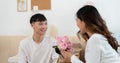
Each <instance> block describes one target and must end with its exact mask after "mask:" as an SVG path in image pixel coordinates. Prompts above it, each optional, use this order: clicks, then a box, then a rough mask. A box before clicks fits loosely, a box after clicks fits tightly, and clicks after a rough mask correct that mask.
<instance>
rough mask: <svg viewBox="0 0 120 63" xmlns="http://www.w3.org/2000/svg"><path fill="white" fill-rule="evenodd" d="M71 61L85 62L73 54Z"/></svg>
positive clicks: (75, 62) (73, 62)
mask: <svg viewBox="0 0 120 63" xmlns="http://www.w3.org/2000/svg"><path fill="white" fill-rule="evenodd" d="M71 62H72V63H83V62H82V61H80V60H79V59H78V58H77V57H76V56H75V55H72V57H71Z"/></svg>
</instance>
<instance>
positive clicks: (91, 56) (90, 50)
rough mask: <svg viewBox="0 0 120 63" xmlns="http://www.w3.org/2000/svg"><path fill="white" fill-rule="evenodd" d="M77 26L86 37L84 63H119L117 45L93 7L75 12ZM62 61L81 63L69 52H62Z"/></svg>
mask: <svg viewBox="0 0 120 63" xmlns="http://www.w3.org/2000/svg"><path fill="white" fill-rule="evenodd" d="M76 15H77V19H76V21H77V26H78V27H79V29H80V33H81V34H82V35H84V34H85V35H86V36H87V38H88V39H87V44H86V47H85V63H120V57H119V55H118V53H117V48H118V45H117V43H116V40H115V38H113V37H112V36H111V33H110V31H109V30H108V28H107V26H106V24H105V21H104V20H103V19H102V17H101V16H100V14H99V12H98V11H97V9H96V8H95V7H94V6H91V5H86V6H84V7H82V8H81V9H79V10H78V12H77V14H76ZM62 54H63V56H64V59H65V60H66V61H71V62H72V63H83V62H82V61H81V60H79V59H78V58H77V57H76V56H75V55H73V54H72V53H71V52H69V51H62Z"/></svg>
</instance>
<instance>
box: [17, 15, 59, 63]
mask: <svg viewBox="0 0 120 63" xmlns="http://www.w3.org/2000/svg"><path fill="white" fill-rule="evenodd" d="M30 24H31V26H32V28H33V30H34V33H33V35H32V36H31V37H27V38H25V39H24V40H22V41H21V42H20V46H19V53H18V63H56V62H57V59H58V55H57V53H56V52H55V50H54V48H52V46H54V45H55V40H54V39H52V38H50V37H49V36H46V35H45V33H46V31H47V19H46V17H45V16H44V15H43V14H39V13H38V14H35V15H33V16H32V17H31V19H30Z"/></svg>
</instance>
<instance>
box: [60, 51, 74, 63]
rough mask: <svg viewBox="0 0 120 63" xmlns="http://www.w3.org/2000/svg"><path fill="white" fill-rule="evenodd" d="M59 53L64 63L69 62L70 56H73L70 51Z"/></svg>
mask: <svg viewBox="0 0 120 63" xmlns="http://www.w3.org/2000/svg"><path fill="white" fill-rule="evenodd" d="M61 53H62V55H63V56H64V61H65V62H71V56H72V55H73V53H72V52H71V51H61Z"/></svg>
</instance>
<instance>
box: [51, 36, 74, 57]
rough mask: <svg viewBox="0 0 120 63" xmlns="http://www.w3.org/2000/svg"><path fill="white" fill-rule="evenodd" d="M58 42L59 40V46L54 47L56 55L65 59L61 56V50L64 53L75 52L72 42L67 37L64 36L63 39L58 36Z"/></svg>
mask: <svg viewBox="0 0 120 63" xmlns="http://www.w3.org/2000/svg"><path fill="white" fill-rule="evenodd" d="M56 40H57V45H56V46H53V48H55V51H56V53H58V54H59V55H61V56H62V57H63V55H62V54H61V50H64V51H68V50H69V51H71V52H73V48H72V42H71V41H70V40H69V38H68V37H67V36H63V37H60V36H57V37H56Z"/></svg>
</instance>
